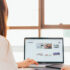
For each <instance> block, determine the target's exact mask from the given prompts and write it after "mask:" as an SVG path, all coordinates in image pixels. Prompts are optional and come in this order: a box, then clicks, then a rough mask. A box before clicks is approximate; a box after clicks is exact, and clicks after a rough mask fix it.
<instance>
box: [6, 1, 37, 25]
mask: <svg viewBox="0 0 70 70" xmlns="http://www.w3.org/2000/svg"><path fill="white" fill-rule="evenodd" d="M7 3H8V9H9V18H8V26H38V0H11V1H9V0H7Z"/></svg>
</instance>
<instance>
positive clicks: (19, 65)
mask: <svg viewBox="0 0 70 70" xmlns="http://www.w3.org/2000/svg"><path fill="white" fill-rule="evenodd" d="M31 64H36V65H38V63H37V62H36V61H35V60H33V59H26V60H24V61H23V62H18V63H17V65H18V68H21V67H23V68H26V67H28V66H29V65H31Z"/></svg>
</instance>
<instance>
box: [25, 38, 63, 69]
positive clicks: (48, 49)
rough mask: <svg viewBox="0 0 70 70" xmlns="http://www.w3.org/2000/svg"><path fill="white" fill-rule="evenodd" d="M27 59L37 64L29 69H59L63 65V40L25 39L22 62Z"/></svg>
mask: <svg viewBox="0 0 70 70" xmlns="http://www.w3.org/2000/svg"><path fill="white" fill-rule="evenodd" d="M27 58H30V59H34V60H35V61H37V62H38V63H39V65H38V66H37V65H30V66H29V67H52V68H54V67H56V68H61V67H62V65H63V63H64V43H63V38H25V39H24V60H25V59H27Z"/></svg>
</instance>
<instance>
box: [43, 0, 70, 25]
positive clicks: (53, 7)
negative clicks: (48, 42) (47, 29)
mask: <svg viewBox="0 0 70 70" xmlns="http://www.w3.org/2000/svg"><path fill="white" fill-rule="evenodd" d="M44 3H45V4H44V6H45V25H59V24H60V23H62V24H70V9H69V8H70V1H69V0H45V1H44Z"/></svg>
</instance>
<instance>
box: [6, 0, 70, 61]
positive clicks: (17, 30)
mask: <svg viewBox="0 0 70 70" xmlns="http://www.w3.org/2000/svg"><path fill="white" fill-rule="evenodd" d="M69 3H70V2H69V0H58V1H57V0H20V1H19V0H11V1H10V0H7V4H8V9H9V17H8V24H7V25H8V27H9V29H8V31H7V39H8V40H9V41H10V44H11V47H12V49H13V54H14V57H15V59H16V61H22V60H23V52H24V51H23V46H24V43H23V42H24V38H25V37H63V38H64V45H65V48H66V49H67V51H68V50H69V47H70V44H69V42H70V20H69V19H70V13H69V12H70V10H69V7H70V4H69ZM69 51H70V50H69ZM17 57H18V58H17ZM20 57H21V59H20Z"/></svg>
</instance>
